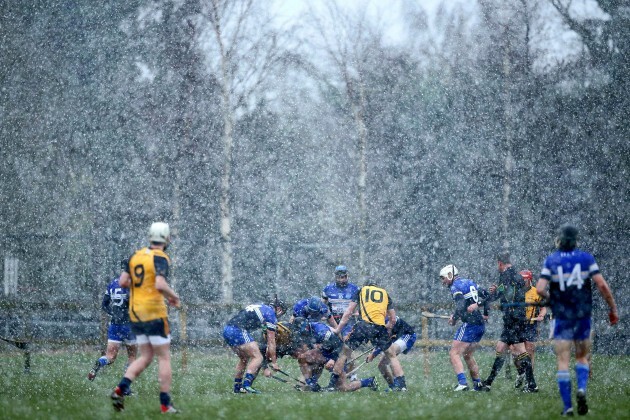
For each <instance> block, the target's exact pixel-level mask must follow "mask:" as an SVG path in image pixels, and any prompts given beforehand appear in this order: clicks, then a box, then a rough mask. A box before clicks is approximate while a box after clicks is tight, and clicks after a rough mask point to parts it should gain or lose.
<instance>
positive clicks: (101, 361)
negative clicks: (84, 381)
mask: <svg viewBox="0 0 630 420" xmlns="http://www.w3.org/2000/svg"><path fill="white" fill-rule="evenodd" d="M119 349H120V342H119V341H107V349H106V350H105V355H104V356H101V357H99V358H98V360H97V361H96V362H95V363H94V366H93V367H92V369H91V370H90V372H89V373H88V379H89V380H90V381H93V380H94V378H96V374H97V373H98V371H99V370H100V369H101V368H102V367H104V366H108V365H111V364H112V363H114V361H115V360H116V357H117V356H118V350H119Z"/></svg>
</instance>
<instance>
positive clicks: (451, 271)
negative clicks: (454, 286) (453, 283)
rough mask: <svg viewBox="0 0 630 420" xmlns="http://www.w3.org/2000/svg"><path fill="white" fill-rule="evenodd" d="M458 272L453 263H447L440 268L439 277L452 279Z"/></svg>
mask: <svg viewBox="0 0 630 420" xmlns="http://www.w3.org/2000/svg"><path fill="white" fill-rule="evenodd" d="M458 274H459V270H458V269H457V267H455V266H454V265H453V264H449V265H447V266H446V267H444V268H442V269H441V270H440V277H446V278H447V279H449V280H453V279H454V278H455V277H457V275H458Z"/></svg>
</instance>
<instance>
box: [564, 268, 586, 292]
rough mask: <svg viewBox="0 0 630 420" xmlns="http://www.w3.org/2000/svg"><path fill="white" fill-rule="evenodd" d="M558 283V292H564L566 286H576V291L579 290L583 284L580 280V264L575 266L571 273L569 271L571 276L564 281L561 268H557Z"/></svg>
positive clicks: (582, 280)
mask: <svg viewBox="0 0 630 420" xmlns="http://www.w3.org/2000/svg"><path fill="white" fill-rule="evenodd" d="M558 281H559V282H560V290H562V291H564V290H565V288H566V287H568V286H577V288H578V289H581V288H582V285H583V284H584V279H582V266H581V265H580V264H575V266H574V267H573V271H571V275H570V276H569V278H568V279H566V281H565V279H564V272H563V271H562V266H561V265H560V266H558Z"/></svg>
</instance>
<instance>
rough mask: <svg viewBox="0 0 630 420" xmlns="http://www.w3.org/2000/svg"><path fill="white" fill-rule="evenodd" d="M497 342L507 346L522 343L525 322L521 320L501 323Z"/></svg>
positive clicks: (524, 339) (523, 340) (524, 338)
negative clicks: (499, 336) (501, 328)
mask: <svg viewBox="0 0 630 420" xmlns="http://www.w3.org/2000/svg"><path fill="white" fill-rule="evenodd" d="M499 341H502V342H504V343H505V344H507V345H511V344H517V343H524V342H525V341H526V337H525V322H523V321H522V320H516V321H505V320H504V321H503V331H501V338H500V339H499Z"/></svg>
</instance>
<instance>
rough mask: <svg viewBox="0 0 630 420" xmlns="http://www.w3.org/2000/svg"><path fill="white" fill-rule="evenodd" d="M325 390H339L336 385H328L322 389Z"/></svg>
mask: <svg viewBox="0 0 630 420" xmlns="http://www.w3.org/2000/svg"><path fill="white" fill-rule="evenodd" d="M322 390H323V391H324V392H337V387H334V386H327V387H326V388H323V389H322Z"/></svg>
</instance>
